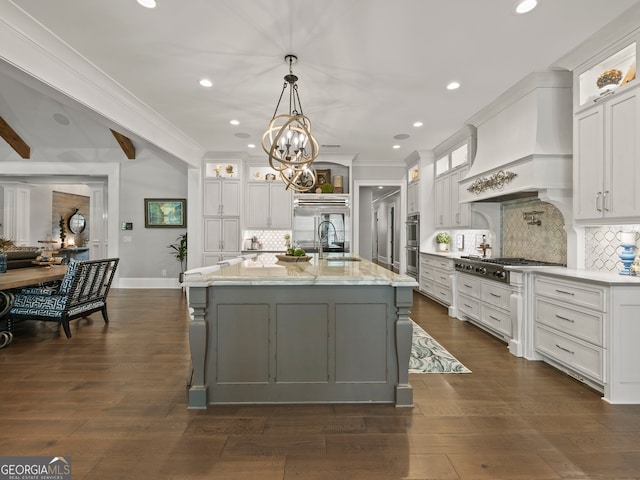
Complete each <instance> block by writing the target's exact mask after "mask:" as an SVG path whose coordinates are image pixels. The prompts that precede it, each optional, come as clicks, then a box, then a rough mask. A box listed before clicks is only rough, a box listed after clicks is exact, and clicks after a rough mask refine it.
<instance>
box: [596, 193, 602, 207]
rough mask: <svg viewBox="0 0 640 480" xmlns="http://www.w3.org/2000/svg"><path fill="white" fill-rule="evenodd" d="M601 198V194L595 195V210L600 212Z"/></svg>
mask: <svg viewBox="0 0 640 480" xmlns="http://www.w3.org/2000/svg"><path fill="white" fill-rule="evenodd" d="M601 198H602V192H598V193H596V210H597V211H599V212H602V205H601V204H600V199H601Z"/></svg>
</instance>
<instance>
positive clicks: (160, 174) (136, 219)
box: [110, 151, 200, 279]
mask: <svg viewBox="0 0 640 480" xmlns="http://www.w3.org/2000/svg"><path fill="white" fill-rule="evenodd" d="M120 178H121V180H120V216H119V224H120V223H122V222H131V223H133V230H120V231H119V238H117V239H114V240H116V241H118V242H119V243H120V258H121V261H120V264H119V266H118V269H119V270H120V277H121V278H123V277H124V278H163V275H162V272H163V270H165V271H166V277H167V278H169V279H177V278H178V274H179V273H180V263H179V262H178V261H177V260H176V259H175V258H174V257H172V256H171V255H170V253H171V250H170V249H169V248H167V245H169V244H171V243H175V241H176V238H177V237H178V235H180V234H182V233H184V231H185V230H184V229H182V228H145V226H144V199H145V198H184V199H186V198H187V165H185V164H181V163H179V162H176V161H173V160H170V159H169V160H167V159H163V158H161V157H158V156H156V155H154V154H153V153H151V152H149V151H146V152H141V153H140V154H139V155H137V158H136V160H134V161H128V162H126V163H123V164H122V171H121V177H120ZM187 211H189V204H188V202H187ZM189 228H192V229H193V230H194V233H195V234H199V231H200V225H189V224H187V229H189ZM110 240H111V239H110Z"/></svg>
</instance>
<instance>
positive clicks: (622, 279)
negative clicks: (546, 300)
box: [506, 267, 640, 286]
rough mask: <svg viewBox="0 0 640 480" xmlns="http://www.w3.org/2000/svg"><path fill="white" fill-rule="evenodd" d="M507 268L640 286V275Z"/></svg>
mask: <svg viewBox="0 0 640 480" xmlns="http://www.w3.org/2000/svg"><path fill="white" fill-rule="evenodd" d="M506 269H508V270H513V271H522V272H535V273H536V274H539V275H549V276H552V277H560V278H565V279H567V280H579V281H584V282H591V283H600V284H604V285H628V286H640V277H636V276H630V275H620V274H618V273H617V272H600V271H598V270H583V269H578V268H564V267H506Z"/></svg>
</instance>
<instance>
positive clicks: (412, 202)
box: [407, 180, 420, 215]
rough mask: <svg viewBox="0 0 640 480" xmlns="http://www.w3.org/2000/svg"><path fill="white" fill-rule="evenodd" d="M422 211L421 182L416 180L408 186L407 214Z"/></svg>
mask: <svg viewBox="0 0 640 480" xmlns="http://www.w3.org/2000/svg"><path fill="white" fill-rule="evenodd" d="M416 213H420V182H419V181H417V180H414V181H413V182H411V183H410V184H409V185H408V186H407V215H412V214H416Z"/></svg>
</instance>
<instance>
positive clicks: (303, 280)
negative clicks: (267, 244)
mask: <svg viewBox="0 0 640 480" xmlns="http://www.w3.org/2000/svg"><path fill="white" fill-rule="evenodd" d="M309 256H310V257H311V259H310V260H309V261H308V262H283V261H279V260H278V259H277V257H276V255H275V254H269V253H262V254H259V255H257V256H255V257H253V258H250V259H246V260H244V261H242V262H240V263H238V264H235V265H229V266H227V267H224V268H221V269H220V270H216V271H213V272H207V273H204V274H202V275H190V274H189V272H186V274H185V281H184V285H185V286H188V287H202V286H211V285H389V286H393V287H417V286H418V282H416V280H415V279H413V278H411V277H409V276H407V275H399V274H396V273H393V272H391V271H389V270H387V269H385V268H382V267H380V266H379V265H376V264H374V263H372V262H370V261H368V260H366V259H363V258H361V257H357V256H356V255H351V254H346V255H345V256H347V257H350V258H358V259H359V261H347V260H341V257H343V254H341V253H339V254H326V255H325V257H324V259H318V255H317V254H309Z"/></svg>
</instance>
